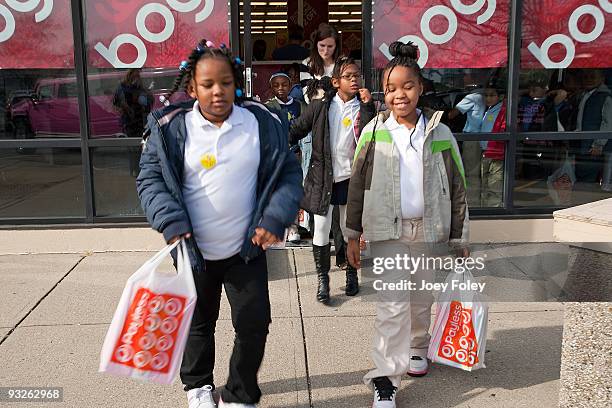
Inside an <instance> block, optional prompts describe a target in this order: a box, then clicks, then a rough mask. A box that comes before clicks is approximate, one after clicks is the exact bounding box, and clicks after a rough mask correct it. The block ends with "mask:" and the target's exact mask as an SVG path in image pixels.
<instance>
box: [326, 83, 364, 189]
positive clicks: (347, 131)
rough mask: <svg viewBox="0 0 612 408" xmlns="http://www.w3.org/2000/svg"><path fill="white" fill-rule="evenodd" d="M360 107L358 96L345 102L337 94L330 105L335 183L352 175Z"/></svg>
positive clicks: (330, 131)
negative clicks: (356, 125) (356, 124)
mask: <svg viewBox="0 0 612 408" xmlns="http://www.w3.org/2000/svg"><path fill="white" fill-rule="evenodd" d="M359 107H360V103H359V99H357V97H355V98H353V99H351V100H350V101H348V102H344V101H343V100H342V99H341V98H340V97H339V96H338V95H337V94H336V95H335V96H334V98H333V99H332V102H331V104H330V107H329V138H330V145H331V154H332V168H333V172H334V183H338V182H340V181H344V180H346V179H348V178H350V177H351V166H352V164H353V156H354V155H355V146H356V145H357V135H355V121H356V120H357V116H358V115H359Z"/></svg>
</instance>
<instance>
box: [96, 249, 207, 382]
mask: <svg viewBox="0 0 612 408" xmlns="http://www.w3.org/2000/svg"><path fill="white" fill-rule="evenodd" d="M179 244H180V246H179ZM177 246H178V251H177V273H176V274H175V273H172V274H169V273H158V272H156V269H157V267H158V266H159V265H160V263H161V262H162V261H163V260H164V258H166V257H167V256H168V255H169V254H170V252H171V251H172V250H173V249H174V248H176V247H177ZM195 303H196V290H195V284H194V281H193V274H192V271H191V264H190V262H189V256H188V255H187V248H186V245H185V242H184V241H183V240H180V241H177V242H175V243H174V244H172V245H168V246H166V247H165V248H164V249H162V250H161V251H159V252H158V253H157V254H156V255H155V256H154V257H153V258H151V259H149V260H148V261H147V262H146V263H145V264H144V265H143V266H141V267H140V269H138V271H136V273H135V274H134V275H132V276H131V277H130V278H129V279H128V281H127V284H126V285H125V288H124V290H123V294H122V295H121V299H120V301H119V305H118V306H117V310H116V311H115V315H114V316H113V320H112V322H111V325H110V327H109V329H108V332H107V333H106V338H105V339H104V345H103V346H102V353H101V355H100V369H99V371H100V372H107V373H110V374H115V375H120V376H125V377H132V378H137V379H141V380H146V381H151V382H156V383H161V384H170V383H172V381H173V380H174V377H175V376H176V374H177V371H178V369H179V366H180V363H181V360H182V357H183V351H184V350H185V343H186V341H187V336H188V335H189V328H190V326H191V317H192V315H193V310H194V308H195Z"/></svg>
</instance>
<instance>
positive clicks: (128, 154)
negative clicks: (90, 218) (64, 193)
mask: <svg viewBox="0 0 612 408" xmlns="http://www.w3.org/2000/svg"><path fill="white" fill-rule="evenodd" d="M140 151H141V149H140V146H134V147H127V148H120V147H100V148H94V149H91V153H92V155H91V163H92V172H93V183H94V186H95V187H96V188H95V191H94V198H95V209H96V216H98V217H111V216H112V217H119V216H141V215H143V211H142V208H141V206H140V200H139V199H138V195H137V194H136V177H137V176H138V172H139V170H140V169H139V160H140Z"/></svg>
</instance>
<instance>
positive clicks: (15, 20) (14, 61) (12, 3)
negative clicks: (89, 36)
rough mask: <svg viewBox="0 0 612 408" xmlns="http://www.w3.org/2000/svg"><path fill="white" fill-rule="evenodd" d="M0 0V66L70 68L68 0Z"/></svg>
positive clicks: (71, 59)
mask: <svg viewBox="0 0 612 408" xmlns="http://www.w3.org/2000/svg"><path fill="white" fill-rule="evenodd" d="M4 3H6V5H5V4H2V3H0V68H2V69H10V68H13V69H19V68H73V67H74V41H73V40H72V15H71V13H70V0H28V1H22V0H6V1H5V2H4Z"/></svg>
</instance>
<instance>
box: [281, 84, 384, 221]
mask: <svg viewBox="0 0 612 408" xmlns="http://www.w3.org/2000/svg"><path fill="white" fill-rule="evenodd" d="M334 95H335V94H333V93H332V94H331V95H330V94H328V95H327V96H326V97H325V98H324V99H317V100H313V101H312V102H311V103H310V104H309V105H308V107H307V108H306V109H305V110H304V111H303V112H302V114H301V115H300V117H299V118H298V119H296V120H295V122H293V125H292V126H291V129H290V130H289V144H290V145H295V144H297V142H298V141H299V140H300V139H302V138H304V137H306V136H307V135H308V133H309V132H311V131H312V156H311V158H310V167H309V169H308V174H307V175H306V179H305V180H304V198H303V199H302V202H301V204H300V207H302V208H303V209H304V210H306V211H309V212H311V213H313V214H317V215H322V216H325V215H327V211H328V209H329V204H330V201H331V192H332V184H333V183H334V175H333V170H332V157H331V146H330V134H329V123H328V122H329V107H330V104H331V101H332V99H333V97H334ZM375 115H376V107H375V105H374V102H373V101H370V102H369V103H361V107H360V109H359V134H361V131H362V130H363V128H364V127H365V125H367V124H368V122H369V121H370V120H372V119H373V118H374V116H375ZM357 136H358V137H359V135H357Z"/></svg>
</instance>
